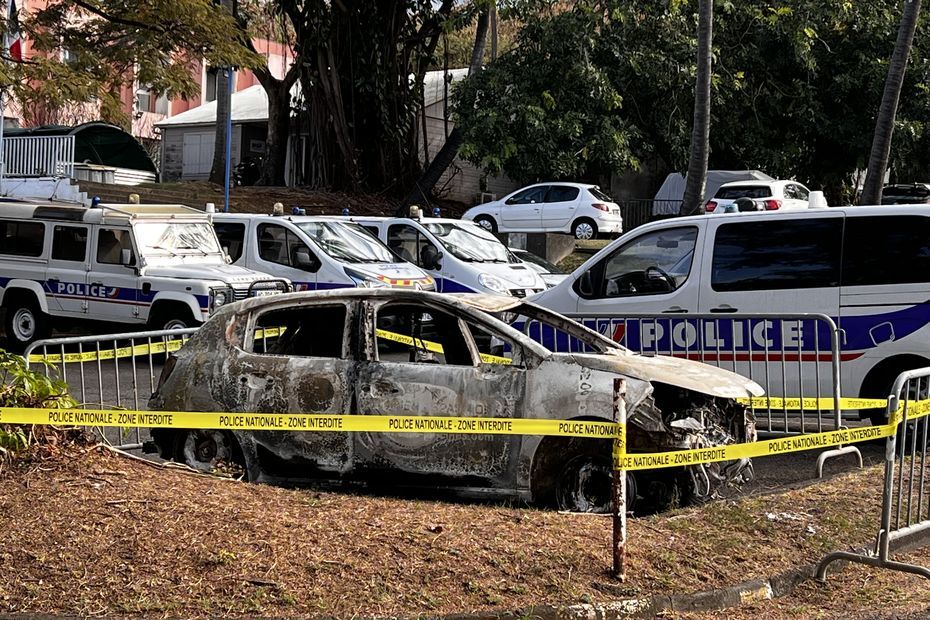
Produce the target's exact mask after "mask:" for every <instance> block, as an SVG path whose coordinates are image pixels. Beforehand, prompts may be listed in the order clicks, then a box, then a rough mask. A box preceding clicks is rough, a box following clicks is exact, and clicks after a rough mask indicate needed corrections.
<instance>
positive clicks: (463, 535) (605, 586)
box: [0, 448, 927, 617]
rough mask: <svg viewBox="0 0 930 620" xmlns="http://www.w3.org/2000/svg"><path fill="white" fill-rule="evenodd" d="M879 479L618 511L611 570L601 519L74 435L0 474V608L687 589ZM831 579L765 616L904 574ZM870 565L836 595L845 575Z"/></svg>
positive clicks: (739, 576) (847, 516) (192, 611)
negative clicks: (94, 443)
mask: <svg viewBox="0 0 930 620" xmlns="http://www.w3.org/2000/svg"><path fill="white" fill-rule="evenodd" d="M880 477H881V476H880V471H879V469H877V468H869V469H866V470H862V471H858V472H855V473H853V474H845V475H841V476H838V477H836V478H834V479H831V480H829V481H826V482H824V483H822V484H819V485H813V486H808V487H806V488H803V489H797V490H793V491H789V492H786V493H783V494H778V495H767V496H761V497H752V498H744V499H741V500H738V501H721V502H716V503H713V504H710V505H708V506H705V507H703V508H701V509H696V508H695V509H687V510H682V511H678V512H675V513H671V514H666V515H661V516H654V517H649V518H643V519H634V520H631V522H630V526H629V545H628V554H629V557H628V567H629V569H628V570H629V579H628V581H627V582H626V583H624V584H619V583H618V582H616V581H614V580H613V579H612V578H611V577H610V575H609V574H608V571H607V569H608V567H609V565H610V548H609V545H610V520H609V519H608V518H605V517H599V516H588V515H571V514H559V513H556V512H549V511H541V510H536V509H531V508H523V507H506V506H500V505H491V504H478V505H476V504H467V503H456V502H450V501H439V500H425V499H416V498H391V497H383V496H374V495H366V494H351V493H328V492H319V491H314V490H308V489H282V488H275V487H270V486H264V485H253V484H247V483H241V482H236V481H231V480H223V479H217V478H213V477H207V476H199V475H192V474H189V473H185V472H181V471H177V470H172V469H165V468H160V467H157V466H154V465H151V464H145V463H140V462H137V461H132V460H128V459H126V458H123V457H118V456H115V455H113V454H112V453H109V452H104V451H102V450H101V449H99V448H85V449H83V450H80V451H78V450H72V451H71V452H70V453H69V454H67V455H57V456H56V457H55V458H49V459H42V460H33V461H29V462H23V463H19V464H18V465H16V466H14V467H12V468H10V467H7V468H6V469H5V470H4V471H3V472H2V474H0V612H3V611H6V612H14V613H16V612H19V613H56V614H72V615H80V616H100V615H108V616H114V615H115V616H130V615H139V614H145V615H161V616H183V617H206V616H211V617H214V616H226V617H229V616H248V615H261V616H285V615H286V616H301V615H316V614H326V615H337V616H347V615H353V614H363V615H394V614H405V615H413V614H438V613H452V612H470V611H494V610H513V609H519V608H525V607H529V606H532V605H539V604H544V603H551V604H556V603H568V602H592V601H607V600H613V599H617V598H622V597H625V596H637V595H645V594H652V593H661V592H665V593H670V592H689V591H700V590H706V589H710V588H714V587H718V586H723V585H727V584H732V583H736V582H739V581H743V580H746V579H750V578H753V577H762V576H768V575H770V574H773V573H777V572H779V571H781V570H784V569H786V568H788V567H789V566H791V565H792V564H795V563H806V562H811V561H814V560H816V559H819V558H820V557H821V555H822V554H823V553H825V552H826V551H828V550H833V549H838V548H848V547H851V546H858V545H861V544H863V543H864V542H866V541H868V540H869V539H870V538H871V537H872V535H873V530H874V526H875V523H876V522H877V516H878V502H879V491H880ZM924 559H925V560H926V559H927V558H924ZM840 575H841V576H839V577H838V578H837V579H834V580H831V583H830V584H829V585H828V586H827V588H826V589H824V588H822V587H819V586H815V585H811V586H804V588H808V589H811V591H810V593H809V594H808V599H809V600H808V599H802V598H799V599H798V601H797V602H795V603H794V606H791V601H790V600H789V599H785V600H784V601H778V602H777V606H775V607H771V608H768V607H766V608H764V609H765V610H766V611H764V613H766V615H767V614H768V612H769V611H771V612H772V613H778V614H780V613H782V612H784V613H785V614H786V615H791V614H792V613H793V611H794V610H797V609H803V608H805V606H806V609H808V610H809V611H813V610H819V609H821V608H823V609H825V610H828V611H829V610H830V609H833V607H831V606H832V605H835V604H836V603H835V599H837V600H839V601H842V602H843V604H845V605H848V606H846V607H843V609H846V610H852V611H863V612H866V611H869V610H870V609H871V607H870V606H871V604H872V603H873V602H878V601H882V609H887V605H886V602H887V601H888V600H889V599H894V597H895V596H896V594H895V593H896V592H898V590H899V588H900V587H901V585H900V584H902V583H904V582H905V581H906V580H907V579H911V578H904V577H901V576H897V575H893V574H891V573H888V575H890V577H888V576H886V575H885V574H879V572H878V571H874V572H872V571H862V570H860V569H858V568H855V569H845V570H844V571H843V572H842V573H840ZM850 578H855V579H856V580H857V581H854V582H851V581H850ZM885 579H889V580H890V581H888V585H887V587H885V586H884V585H882V586H881V587H876V588H875V589H874V593H872V594H869V595H868V596H865V597H864V598H862V599H861V600H858V599H857V598H856V597H851V596H850V592H851V589H850V586H851V584H852V583H855V584H859V583H861V582H863V581H864V582H868V583H884V582H881V581H879V580H885ZM834 588H835V591H834V590H833V589H834ZM860 590H862V587H861V586H859V585H856V587H855V591H856V592H858V591H860ZM831 593H832V594H831ZM802 595H803V590H802ZM802 595H799V596H802ZM899 598H900V597H899ZM912 602H914V603H915V604H916V601H912ZM924 602H925V603H926V602H927V599H926V598H925V599H924ZM860 603H864V604H865V605H866V606H865V607H863V606H861V605H860ZM740 613H742V612H740ZM799 614H800V615H802V616H803V613H802V612H798V613H796V614H794V616H798V615H799ZM721 617H723V616H721ZM727 617H735V616H733V615H728V616H727ZM746 617H749V616H748V615H747V616H746Z"/></svg>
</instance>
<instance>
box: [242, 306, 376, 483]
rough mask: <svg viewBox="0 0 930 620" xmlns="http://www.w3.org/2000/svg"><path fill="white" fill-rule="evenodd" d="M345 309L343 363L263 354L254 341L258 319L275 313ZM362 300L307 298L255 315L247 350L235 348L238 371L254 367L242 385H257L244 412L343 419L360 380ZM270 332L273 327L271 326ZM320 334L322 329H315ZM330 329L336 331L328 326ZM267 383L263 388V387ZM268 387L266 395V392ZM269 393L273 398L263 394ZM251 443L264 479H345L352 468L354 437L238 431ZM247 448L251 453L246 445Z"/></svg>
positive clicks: (245, 400) (245, 401)
mask: <svg viewBox="0 0 930 620" xmlns="http://www.w3.org/2000/svg"><path fill="white" fill-rule="evenodd" d="M334 306H342V307H344V308H345V322H344V325H343V336H342V351H341V356H340V357H339V358H336V357H328V356H313V355H307V356H302V355H297V354H273V353H264V352H261V351H260V350H259V349H258V347H259V343H260V342H261V339H259V340H256V339H255V333H256V329H257V327H258V322H259V319H260V318H261V317H262V316H263V315H266V314H268V313H272V312H276V311H287V310H299V309H301V308H307V309H312V308H314V307H334ZM358 308H359V305H358V301H356V300H352V299H334V298H326V299H308V300H301V301H300V302H298V303H294V302H293V301H291V302H290V303H287V304H271V305H268V306H263V307H261V308H259V309H256V310H254V311H252V312H251V313H250V314H249V317H248V324H247V328H246V331H245V343H246V345H245V346H241V347H239V346H237V347H236V349H237V351H238V356H239V360H238V366H239V367H240V368H250V369H251V371H252V372H251V373H250V376H249V377H245V376H243V378H244V379H245V381H243V386H245V384H246V383H253V384H254V385H253V386H252V388H253V389H251V390H250V393H251V394H253V395H252V396H250V397H249V398H241V399H240V400H239V402H240V404H241V409H242V411H255V412H271V413H293V414H308V415H309V414H312V413H325V414H335V415H345V414H347V413H350V412H351V411H350V408H351V406H352V398H351V394H352V385H353V383H354V381H355V376H356V360H355V355H354V353H355V350H356V346H355V343H354V342H353V334H354V333H355V325H356V324H357V318H356V315H357V313H358ZM269 327H270V326H269ZM312 327H313V328H314V329H318V328H320V327H321V326H318V325H315V326H312ZM327 327H330V328H331V327H332V326H327ZM263 380H264V382H265V386H261V385H259V384H260V383H261V382H262V381H263ZM263 388H264V390H263ZM267 390H271V391H272V392H273V394H274V395H275V397H273V398H269V397H266V396H264V395H263V394H262V392H263V391H267ZM239 434H240V437H245V438H248V449H250V451H251V452H252V454H251V456H252V458H253V459H256V462H257V464H258V465H259V468H260V470H261V473H262V474H263V475H264V476H267V477H271V478H275V479H282V478H283V479H303V478H321V479H327V478H329V479H332V478H339V477H342V476H345V475H346V474H348V473H349V472H350V471H351V468H352V440H351V437H350V433H341V432H321V433H314V432H302V431H286V430H285V431H240V432H239ZM242 443H243V449H244V450H245V449H247V446H246V443H245V442H242Z"/></svg>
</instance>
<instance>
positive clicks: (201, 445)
mask: <svg viewBox="0 0 930 620" xmlns="http://www.w3.org/2000/svg"><path fill="white" fill-rule="evenodd" d="M174 460H175V461H177V462H179V463H184V464H185V465H187V466H188V467H190V468H192V469H196V470H199V471H213V468H214V467H215V466H216V465H217V464H219V463H226V464H236V465H242V458H241V456H240V453H239V450H238V446H237V444H236V440H235V439H234V438H233V437H232V435H230V434H229V433H228V432H226V431H219V430H206V429H197V430H189V431H183V432H180V433H178V435H177V437H176V439H175V451H174Z"/></svg>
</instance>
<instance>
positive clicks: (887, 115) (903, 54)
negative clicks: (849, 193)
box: [859, 0, 920, 205]
mask: <svg viewBox="0 0 930 620" xmlns="http://www.w3.org/2000/svg"><path fill="white" fill-rule="evenodd" d="M919 15H920V0H904V8H903V9H902V11H901V23H900V25H899V26H898V40H897V41H896V42H895V46H894V53H893V54H892V55H891V62H890V63H889V64H888V77H887V78H886V79H885V91H884V92H883V93H882V104H881V107H880V108H879V109H878V117H877V118H876V119H875V135H874V136H873V138H872V151H871V153H869V168H868V172H866V175H865V184H864V185H863V188H862V196H861V197H860V199H859V204H866V205H877V204H881V201H882V185H883V184H884V180H885V170H887V168H888V158H889V156H890V155H891V137H892V134H893V133H894V120H895V116H896V115H897V112H898V100H899V99H900V97H901V87H902V85H903V84H904V71H905V69H906V68H907V59H908V57H909V56H910V54H911V45H912V44H913V42H914V31H915V30H916V29H917V18H918V17H919Z"/></svg>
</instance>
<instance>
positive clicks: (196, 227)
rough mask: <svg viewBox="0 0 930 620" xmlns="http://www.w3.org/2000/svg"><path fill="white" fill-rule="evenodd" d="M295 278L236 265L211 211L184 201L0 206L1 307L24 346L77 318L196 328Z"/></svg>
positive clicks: (10, 331) (16, 344) (11, 333)
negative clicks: (228, 306)
mask: <svg viewBox="0 0 930 620" xmlns="http://www.w3.org/2000/svg"><path fill="white" fill-rule="evenodd" d="M289 289H290V283H289V282H288V281H287V280H285V279H281V278H271V277H270V276H268V275H266V274H263V273H259V272H256V271H252V270H249V269H244V268H242V267H238V266H235V265H230V264H228V259H227V257H226V255H225V254H224V253H223V250H222V249H221V247H220V244H219V242H218V240H217V238H216V234H215V233H214V232H213V228H212V227H211V225H210V216H209V215H208V214H206V213H204V212H202V211H198V210H196V209H192V208H190V207H185V206H182V205H139V204H127V205H98V206H96V207H90V208H88V207H84V206H80V205H67V204H54V203H49V204H40V203H27V202H22V203H8V204H5V205H3V208H2V210H0V306H2V308H3V310H4V311H5V320H4V328H5V331H6V336H7V342H8V346H10V347H12V348H17V349H23V348H24V347H26V346H27V345H28V344H30V343H31V342H33V341H35V340H38V339H40V338H43V337H46V336H47V335H48V334H49V333H50V331H51V327H52V324H53V322H54V324H55V326H56V327H60V326H63V325H66V324H68V323H71V322H77V321H81V322H83V321H104V322H113V323H126V324H135V325H147V326H148V327H149V328H151V329H177V328H183V327H192V326H196V325H199V324H200V323H202V322H203V321H205V320H206V319H207V318H208V317H209V316H210V314H212V312H213V311H214V310H216V309H218V308H219V307H220V306H223V305H225V304H227V303H230V302H232V301H234V300H239V299H245V298H246V297H252V296H258V295H271V294H276V293H280V292H285V291H287V290H289Z"/></svg>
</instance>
